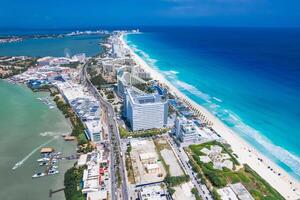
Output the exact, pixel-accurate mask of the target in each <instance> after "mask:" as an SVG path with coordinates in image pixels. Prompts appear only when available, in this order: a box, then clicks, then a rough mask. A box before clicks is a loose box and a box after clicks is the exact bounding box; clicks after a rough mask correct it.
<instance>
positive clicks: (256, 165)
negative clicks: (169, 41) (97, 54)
mask: <svg viewBox="0 0 300 200" xmlns="http://www.w3.org/2000/svg"><path fill="white" fill-rule="evenodd" d="M123 36H124V35H121V36H120V40H121V41H122V43H123V45H124V47H125V48H127V49H129V51H130V55H131V56H132V58H133V59H134V60H135V61H136V63H137V64H139V65H140V66H141V67H142V68H143V69H144V70H145V71H147V72H149V73H150V74H151V76H152V78H153V79H155V80H159V81H160V82H161V83H163V84H165V85H167V86H168V87H169V91H170V93H173V94H175V95H176V96H177V97H178V98H179V99H181V100H182V101H184V102H185V103H186V104H188V105H189V107H191V108H192V109H193V110H194V111H197V112H198V113H201V114H202V115H204V116H205V117H204V118H205V119H206V120H207V121H209V122H211V123H212V126H211V127H212V128H213V129H214V130H215V131H216V132H217V133H218V134H219V135H221V136H222V138H223V139H225V140H226V142H227V143H228V144H230V145H231V148H232V150H233V151H234V152H235V153H236V154H237V155H238V158H237V159H238V160H239V162H241V163H242V164H245V163H246V164H248V165H249V166H250V167H251V168H252V169H253V170H254V171H256V172H257V173H258V174H259V175H260V176H261V177H262V178H263V179H265V180H266V181H267V182H268V183H269V184H270V185H271V186H272V187H273V188H275V189H276V190H277V191H278V192H279V193H280V194H281V195H282V196H284V198H286V199H293V200H294V199H295V200H296V199H300V183H299V181H298V180H296V179H295V178H294V177H292V176H291V175H289V174H288V173H287V172H286V171H285V170H284V169H282V168H281V167H280V166H278V165H277V164H275V163H274V162H273V161H271V160H270V159H269V158H267V157H266V156H264V155H262V153H260V152H259V151H258V150H256V149H255V148H254V147H253V146H252V145H251V144H249V143H247V142H246V141H245V140H244V139H242V138H241V137H240V136H239V135H238V134H237V133H235V132H234V131H233V130H231V129H230V128H229V127H228V126H227V125H225V124H224V123H223V122H222V121H221V120H220V119H218V118H217V117H216V116H214V115H213V114H212V113H210V112H209V111H208V110H207V109H206V108H204V107H202V106H201V105H199V104H197V103H196V102H195V101H193V100H192V99H190V98H189V97H187V96H186V95H185V94H183V93H182V92H181V91H180V90H178V89H177V88H176V87H175V86H174V85H172V83H171V82H169V81H168V80H167V79H166V78H165V77H164V76H163V75H162V74H160V72H159V71H157V70H155V69H154V68H152V67H151V66H149V65H148V64H147V63H146V62H145V61H144V60H143V59H142V58H141V57H139V56H138V55H137V54H136V53H135V52H134V51H133V50H132V49H131V47H130V46H129V45H128V44H127V43H126V41H125V40H124V38H123ZM270 168H272V169H273V170H270ZM278 174H280V176H279V175H278ZM291 183H292V184H291ZM294 189H296V191H293V190H294Z"/></svg>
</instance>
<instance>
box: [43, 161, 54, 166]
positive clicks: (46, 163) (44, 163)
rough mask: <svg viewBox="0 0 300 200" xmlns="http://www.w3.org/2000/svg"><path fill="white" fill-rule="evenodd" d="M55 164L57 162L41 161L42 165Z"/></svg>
mask: <svg viewBox="0 0 300 200" xmlns="http://www.w3.org/2000/svg"><path fill="white" fill-rule="evenodd" d="M54 164H55V162H51V163H50V162H41V163H40V164H39V165H40V166H49V165H54Z"/></svg>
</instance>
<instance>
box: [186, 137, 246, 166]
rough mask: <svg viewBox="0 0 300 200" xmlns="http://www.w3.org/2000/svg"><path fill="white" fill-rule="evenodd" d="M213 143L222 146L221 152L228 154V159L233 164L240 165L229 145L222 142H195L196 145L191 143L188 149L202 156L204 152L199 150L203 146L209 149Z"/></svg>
mask: <svg viewBox="0 0 300 200" xmlns="http://www.w3.org/2000/svg"><path fill="white" fill-rule="evenodd" d="M213 145H218V146H220V147H222V148H223V152H222V153H227V154H228V155H229V156H230V158H231V159H230V160H231V161H232V162H233V164H234V165H240V163H239V162H238V160H237V159H236V157H235V156H234V155H233V153H232V150H231V148H230V146H229V145H226V144H222V143H220V142H217V141H212V142H207V143H203V144H197V145H191V146H190V149H191V150H192V151H193V152H194V153H196V154H197V155H198V156H202V155H204V154H203V153H202V152H201V151H200V150H201V149H202V148H204V147H206V148H208V149H210V147H211V146H213Z"/></svg>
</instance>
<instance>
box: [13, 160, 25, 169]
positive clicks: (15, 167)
mask: <svg viewBox="0 0 300 200" xmlns="http://www.w3.org/2000/svg"><path fill="white" fill-rule="evenodd" d="M22 164H23V162H22V161H21V162H18V163H16V164H15V166H14V167H13V168H12V169H13V170H15V169H17V168H18V167H20V166H21V165H22Z"/></svg>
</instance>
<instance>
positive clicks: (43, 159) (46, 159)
mask: <svg viewBox="0 0 300 200" xmlns="http://www.w3.org/2000/svg"><path fill="white" fill-rule="evenodd" d="M49 160H50V158H40V159H37V161H38V162H47V161H49Z"/></svg>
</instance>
